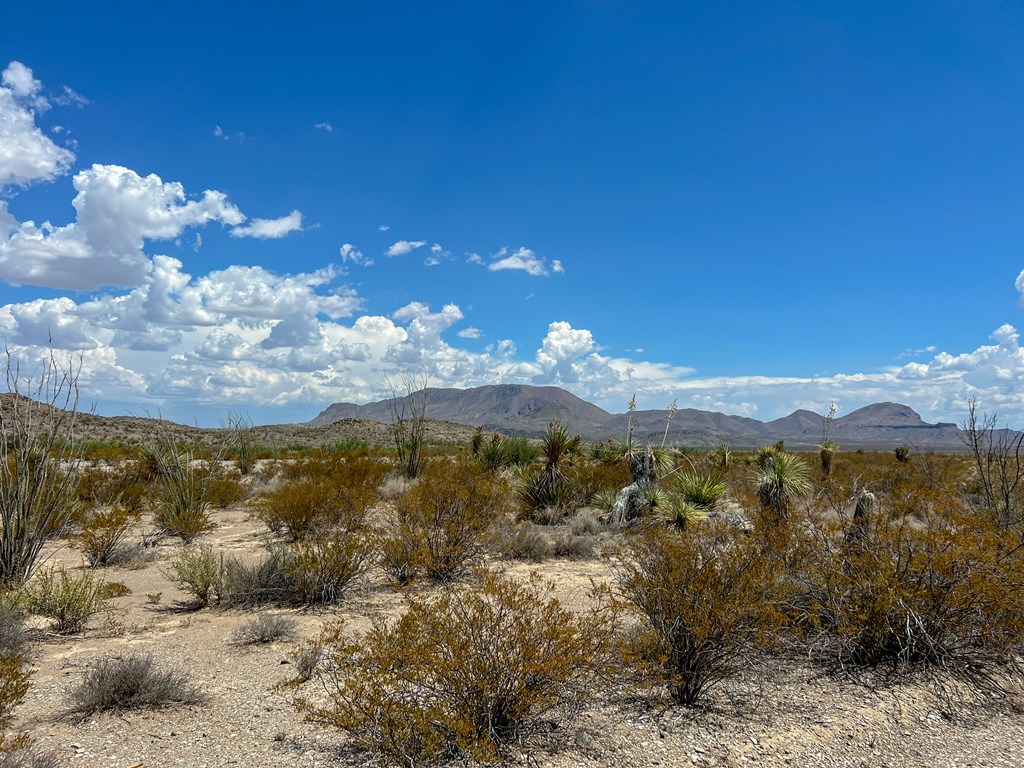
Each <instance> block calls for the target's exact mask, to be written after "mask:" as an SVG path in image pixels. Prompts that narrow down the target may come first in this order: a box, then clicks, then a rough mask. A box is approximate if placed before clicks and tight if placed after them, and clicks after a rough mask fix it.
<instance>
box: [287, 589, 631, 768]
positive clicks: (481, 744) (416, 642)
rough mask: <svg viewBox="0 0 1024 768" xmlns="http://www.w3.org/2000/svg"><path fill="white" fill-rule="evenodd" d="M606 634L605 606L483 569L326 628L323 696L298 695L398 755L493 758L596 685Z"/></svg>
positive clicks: (318, 651)
mask: <svg viewBox="0 0 1024 768" xmlns="http://www.w3.org/2000/svg"><path fill="white" fill-rule="evenodd" d="M610 639H611V628H610V624H609V622H608V621H607V619H606V618H605V617H603V616H602V615H601V614H599V613H597V612H593V613H585V614H575V613H573V612H571V611H569V610H567V609H565V608H563V607H562V606H561V605H560V604H559V602H558V601H557V600H556V599H554V598H553V597H552V595H551V587H550V586H545V585H544V584H542V583H540V581H539V580H537V579H534V580H533V581H531V582H529V583H527V584H521V583H517V582H515V581H512V580H509V579H505V578H502V577H500V576H497V575H495V574H493V573H489V574H486V575H484V576H483V577H482V580H481V582H480V584H475V585H472V586H466V587H464V588H462V589H458V590H455V591H451V592H445V593H443V594H441V595H439V596H436V597H433V598H429V599H415V600H413V601H412V603H411V605H410V606H409V609H408V611H406V613H405V614H404V615H403V616H402V617H401V618H400V619H399V620H398V621H396V622H393V623H391V624H387V623H384V622H379V623H378V624H376V625H375V626H374V628H373V629H372V630H370V631H369V632H367V633H365V634H349V633H348V632H347V631H346V630H345V627H344V625H343V624H340V623H339V624H336V625H333V626H331V627H329V628H328V629H326V630H325V631H324V633H323V634H322V635H321V637H320V639H319V640H318V641H317V642H316V643H315V644H314V646H313V647H312V651H311V655H313V656H314V657H315V658H316V659H317V663H316V666H315V669H314V671H313V675H314V676H315V677H317V678H318V679H319V681H320V682H321V683H322V684H323V686H324V688H325V690H326V692H327V694H328V701H327V703H325V704H324V703H314V702H313V701H310V700H307V699H303V698H299V699H298V700H297V705H298V707H299V709H300V710H301V711H303V712H304V713H305V714H306V716H307V718H309V719H310V720H312V721H315V722H322V723H327V724H330V725H333V726H335V727H337V728H341V729H342V730H344V731H345V732H346V733H347V734H348V735H349V737H350V738H351V740H352V742H353V743H354V744H355V745H357V746H359V747H362V748H363V749H366V750H368V751H369V752H371V753H373V754H375V755H379V756H382V757H383V758H384V759H385V760H387V761H388V762H391V763H394V764H400V765H423V764H431V763H440V762H444V761H446V760H449V759H451V758H453V757H471V758H475V759H478V760H481V761H483V762H491V761H494V760H496V759H498V758H499V757H500V756H501V755H502V754H503V753H504V752H506V751H507V750H508V749H509V748H510V747H512V746H513V745H519V744H521V743H522V741H523V739H524V737H526V736H527V735H528V734H529V733H530V732H531V731H532V730H534V729H535V728H537V727H538V726H539V725H540V724H541V723H542V721H543V717H544V715H545V714H546V713H548V712H550V711H551V710H552V709H553V708H555V707H559V706H569V705H573V704H578V703H579V702H580V701H581V700H582V699H583V698H584V697H586V696H587V695H589V694H590V693H591V692H592V691H593V690H595V686H594V683H595V675H596V673H597V671H598V669H599V668H600V667H601V665H602V662H603V660H604V657H605V655H606V653H607V651H608V649H609V646H610ZM297 682H301V680H300V681H297ZM570 708H571V707H570Z"/></svg>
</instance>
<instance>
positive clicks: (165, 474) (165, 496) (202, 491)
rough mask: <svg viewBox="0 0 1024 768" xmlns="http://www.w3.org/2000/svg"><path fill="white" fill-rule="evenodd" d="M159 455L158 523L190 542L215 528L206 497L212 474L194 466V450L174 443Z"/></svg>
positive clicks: (162, 527)
mask: <svg viewBox="0 0 1024 768" xmlns="http://www.w3.org/2000/svg"><path fill="white" fill-rule="evenodd" d="M157 455H158V456H159V463H160V479H161V487H160V493H159V495H158V497H157V510H156V524H157V526H158V527H159V528H160V530H162V531H164V532H165V533H169V534H171V535H173V536H178V537H180V538H181V540H182V541H183V542H185V543H186V544H188V543H190V542H192V541H194V540H195V539H196V538H197V537H199V536H201V535H202V534H204V533H206V532H207V531H209V530H211V529H212V528H213V527H214V526H213V521H212V520H210V514H209V506H210V504H209V500H208V499H207V485H208V482H209V479H210V477H211V473H210V472H209V471H207V470H205V469H201V468H199V467H197V466H196V465H195V463H194V461H193V454H192V452H191V451H188V450H182V451H179V450H176V449H175V448H174V447H172V446H171V447H164V448H163V449H162V450H158V452H157Z"/></svg>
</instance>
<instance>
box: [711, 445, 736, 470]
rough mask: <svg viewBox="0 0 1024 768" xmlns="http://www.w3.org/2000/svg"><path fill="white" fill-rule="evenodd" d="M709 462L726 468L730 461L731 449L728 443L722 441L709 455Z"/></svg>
mask: <svg viewBox="0 0 1024 768" xmlns="http://www.w3.org/2000/svg"><path fill="white" fill-rule="evenodd" d="M710 459H711V462H712V463H713V464H715V465H716V466H717V467H719V468H721V469H728V468H729V463H730V462H731V461H732V449H730V448H729V444H728V443H722V444H721V445H720V446H718V447H717V448H715V450H713V451H712V452H711V455H710Z"/></svg>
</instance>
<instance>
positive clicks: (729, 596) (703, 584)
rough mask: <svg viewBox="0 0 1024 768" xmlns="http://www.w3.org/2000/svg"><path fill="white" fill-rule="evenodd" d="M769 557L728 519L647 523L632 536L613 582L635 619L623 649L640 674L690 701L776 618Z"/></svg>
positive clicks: (730, 670) (745, 654) (741, 657)
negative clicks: (677, 526) (683, 524)
mask: <svg viewBox="0 0 1024 768" xmlns="http://www.w3.org/2000/svg"><path fill="white" fill-rule="evenodd" d="M772 568H773V561H771V560H770V559H768V558H765V557H764V553H763V551H762V550H761V548H760V547H758V546H756V545H754V544H752V543H751V542H750V541H749V540H748V539H747V538H745V537H744V536H743V535H742V534H740V533H738V532H737V531H735V530H733V529H731V528H729V527H727V526H720V527H716V526H712V525H707V526H694V527H688V528H685V529H683V530H679V531H675V530H672V529H669V528H665V527H656V528H650V529H648V530H647V531H645V532H643V533H642V534H639V535H637V536H636V537H635V538H633V539H632V540H631V542H630V544H629V549H628V554H627V557H626V559H625V562H624V563H623V565H622V566H621V567H620V570H619V575H618V588H619V591H620V592H621V595H622V598H623V599H624V601H625V603H626V605H627V606H628V607H629V608H630V609H631V610H632V612H633V613H634V614H635V615H636V616H637V617H638V618H639V620H640V621H639V623H638V624H637V626H636V628H635V629H634V630H633V632H632V633H630V634H629V635H628V637H627V639H626V640H625V641H624V643H623V656H624V659H625V660H626V663H627V664H628V665H629V666H630V667H631V668H632V669H634V670H635V671H636V672H637V674H638V676H639V677H640V679H641V680H644V681H647V682H653V683H655V684H658V685H660V686H663V687H664V688H665V690H667V692H668V695H669V698H670V699H671V700H672V702H674V703H676V704H682V705H684V706H694V705H696V704H698V703H699V702H700V701H701V700H702V699H703V698H704V697H705V695H706V694H707V692H708V691H709V690H710V689H711V688H713V687H714V686H715V685H717V684H719V683H721V682H722V681H723V680H724V679H726V678H727V677H728V676H729V675H730V674H732V673H733V672H734V671H735V670H736V668H737V667H738V666H739V664H740V663H741V662H742V661H743V660H744V659H745V658H749V655H750V654H751V652H752V651H753V650H754V649H755V648H756V647H757V646H758V645H759V644H760V643H761V642H762V640H763V639H764V638H766V637H767V636H768V635H769V634H770V633H771V632H772V629H773V626H775V625H776V622H777V621H778V618H777V617H778V616H780V615H781V614H780V613H779V611H778V601H777V599H776V595H775V594H774V593H773V584H774V581H775V580H774V574H773V573H772V570H771V569H772Z"/></svg>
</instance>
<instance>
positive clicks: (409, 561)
mask: <svg viewBox="0 0 1024 768" xmlns="http://www.w3.org/2000/svg"><path fill="white" fill-rule="evenodd" d="M509 496H510V493H509V489H508V486H507V485H506V484H505V483H504V481H503V480H502V479H501V478H500V477H497V476H495V475H493V474H491V473H489V472H487V471H486V470H484V469H483V468H482V467H480V465H479V464H478V463H476V462H468V461H446V460H443V459H442V460H435V461H432V462H429V463H427V464H426V466H425V467H424V469H423V470H422V471H421V472H420V476H419V480H418V482H417V484H416V485H415V486H413V487H412V488H411V489H410V490H409V492H408V493H407V494H406V495H405V496H403V497H401V498H400V499H398V501H397V502H396V503H395V508H396V513H395V519H394V521H393V522H392V524H391V526H390V530H389V531H388V533H387V535H386V536H385V538H384V541H383V542H382V544H381V549H382V564H383V566H384V568H385V570H386V571H387V572H388V573H389V574H391V575H392V576H393V577H394V578H396V580H398V581H400V582H403V581H408V580H409V579H411V578H413V576H414V575H415V574H417V573H423V574H425V575H426V576H428V577H429V578H431V579H435V580H437V581H448V580H451V579H453V578H455V577H457V576H459V575H461V574H462V573H464V572H465V571H466V570H467V569H468V568H469V567H470V566H471V565H472V564H473V563H475V562H476V561H478V560H479V558H480V557H481V556H482V555H483V554H484V550H485V546H486V544H487V540H488V537H489V532H490V530H491V528H492V526H494V524H495V523H496V522H497V521H498V520H500V519H502V518H503V517H506V516H507V514H508V513H509V511H510V509H509Z"/></svg>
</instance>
